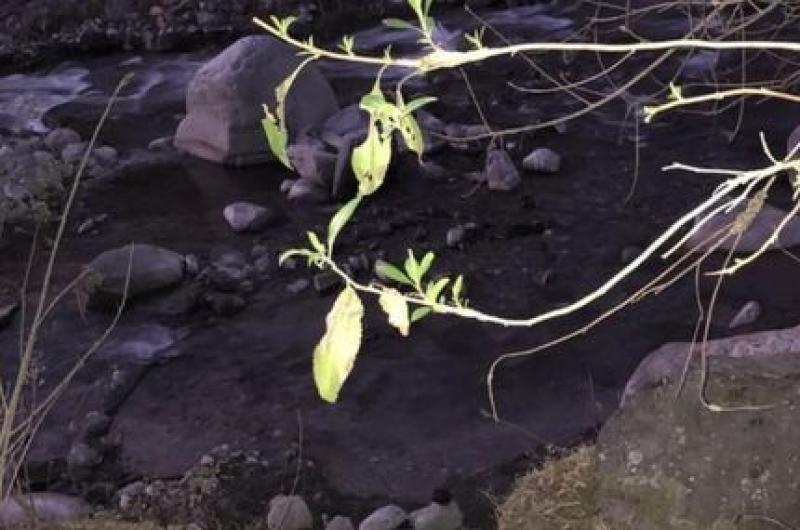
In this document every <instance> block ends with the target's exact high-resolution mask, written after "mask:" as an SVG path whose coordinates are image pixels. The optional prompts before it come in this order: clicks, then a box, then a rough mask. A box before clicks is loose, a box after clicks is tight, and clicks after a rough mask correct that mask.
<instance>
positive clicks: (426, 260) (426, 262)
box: [419, 252, 436, 278]
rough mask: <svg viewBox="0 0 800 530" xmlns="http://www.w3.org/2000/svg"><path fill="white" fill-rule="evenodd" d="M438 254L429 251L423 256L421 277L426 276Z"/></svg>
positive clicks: (420, 268)
mask: <svg viewBox="0 0 800 530" xmlns="http://www.w3.org/2000/svg"><path fill="white" fill-rule="evenodd" d="M435 257H436V255H435V254H434V253H433V252H428V253H427V254H425V255H424V256H423V257H422V261H420V262H419V276H420V278H422V277H424V276H425V275H426V274H427V273H428V271H429V270H430V268H431V265H433V260H434V258H435Z"/></svg>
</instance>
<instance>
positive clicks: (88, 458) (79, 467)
mask: <svg viewBox="0 0 800 530" xmlns="http://www.w3.org/2000/svg"><path fill="white" fill-rule="evenodd" d="M102 462H103V454H102V453H101V452H100V451H98V450H97V449H95V448H93V447H91V446H90V445H89V444H87V443H86V442H83V441H76V442H73V444H72V446H71V447H70V449H69V453H68V454H67V466H68V467H69V469H70V470H72V471H73V472H74V471H85V470H89V469H92V468H94V467H97V466H99V465H100V464H101V463H102Z"/></svg>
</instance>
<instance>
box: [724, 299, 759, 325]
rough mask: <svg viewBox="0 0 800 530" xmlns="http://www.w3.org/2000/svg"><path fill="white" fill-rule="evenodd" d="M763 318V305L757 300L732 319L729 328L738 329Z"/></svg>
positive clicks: (746, 305)
mask: <svg viewBox="0 0 800 530" xmlns="http://www.w3.org/2000/svg"><path fill="white" fill-rule="evenodd" d="M760 316H761V304H759V303H758V302H756V301H755V300H750V301H749V302H747V303H746V304H745V305H744V306H742V308H741V309H740V310H739V312H738V313H736V315H735V316H734V317H733V318H732V319H731V321H730V324H728V328H730V329H736V328H740V327H742V326H749V325H750V324H753V323H754V322H755V321H756V320H758V318H759V317H760Z"/></svg>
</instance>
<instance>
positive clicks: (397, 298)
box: [378, 288, 411, 337]
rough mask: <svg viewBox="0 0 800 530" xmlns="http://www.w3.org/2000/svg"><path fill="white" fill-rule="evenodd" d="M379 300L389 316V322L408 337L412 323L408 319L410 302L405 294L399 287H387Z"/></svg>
mask: <svg viewBox="0 0 800 530" xmlns="http://www.w3.org/2000/svg"><path fill="white" fill-rule="evenodd" d="M378 302H379V303H380V304H381V308H383V310H384V311H385V312H386V315H387V316H388V317H389V324H391V325H392V326H394V327H396V328H397V330H398V331H399V332H400V334H401V335H402V336H404V337H407V336H408V327H409V326H410V325H411V323H410V322H409V320H408V304H407V303H406V299H405V298H403V295H402V294H400V292H399V291H398V290H397V289H389V288H387V289H384V290H383V291H382V292H381V296H380V298H379V299H378Z"/></svg>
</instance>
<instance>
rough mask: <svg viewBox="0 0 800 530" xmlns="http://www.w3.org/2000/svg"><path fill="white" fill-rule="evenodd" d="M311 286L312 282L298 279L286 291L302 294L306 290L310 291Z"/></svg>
mask: <svg viewBox="0 0 800 530" xmlns="http://www.w3.org/2000/svg"><path fill="white" fill-rule="evenodd" d="M309 285H311V284H310V282H309V281H308V280H306V279H305V278H298V279H297V280H295V281H293V282H292V283H290V284H289V285H287V286H286V290H287V291H289V292H290V293H291V294H300V293H302V292H303V291H305V290H306V289H308V286H309Z"/></svg>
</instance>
